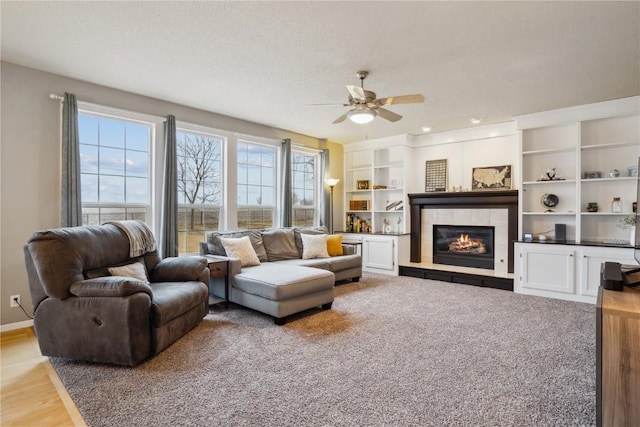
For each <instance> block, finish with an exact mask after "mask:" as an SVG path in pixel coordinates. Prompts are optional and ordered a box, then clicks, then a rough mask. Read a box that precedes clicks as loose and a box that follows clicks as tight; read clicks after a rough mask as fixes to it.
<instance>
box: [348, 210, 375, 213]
mask: <svg viewBox="0 0 640 427" xmlns="http://www.w3.org/2000/svg"><path fill="white" fill-rule="evenodd" d="M371 212H373V211H357V210H356V211H351V210H348V209H347V213H371Z"/></svg>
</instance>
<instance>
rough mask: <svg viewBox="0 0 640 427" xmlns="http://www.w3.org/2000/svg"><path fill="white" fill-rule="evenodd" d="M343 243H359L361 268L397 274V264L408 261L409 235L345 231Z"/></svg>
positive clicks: (380, 272)
mask: <svg viewBox="0 0 640 427" xmlns="http://www.w3.org/2000/svg"><path fill="white" fill-rule="evenodd" d="M342 240H343V242H345V243H356V244H358V246H359V245H360V244H361V245H362V246H361V248H362V252H361V255H362V270H363V271H368V272H371V273H379V274H388V275H393V276H397V275H398V272H399V265H400V264H401V263H408V262H409V251H410V248H409V246H410V240H411V238H410V236H409V235H408V234H403V235H383V234H351V233H345V234H344V235H343V238H342Z"/></svg>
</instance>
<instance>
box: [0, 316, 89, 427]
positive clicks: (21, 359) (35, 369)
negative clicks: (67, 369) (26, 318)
mask: <svg viewBox="0 0 640 427" xmlns="http://www.w3.org/2000/svg"><path fill="white" fill-rule="evenodd" d="M0 364H1V366H2V368H1V371H0V375H1V376H2V381H1V387H0V407H1V412H0V425H2V426H25V427H31V426H34V427H40V426H47V427H49V426H86V423H85V422H84V420H83V419H82V416H81V415H80V412H78V410H77V408H76V407H75V405H74V403H73V401H72V400H71V397H69V394H68V393H67V390H66V389H65V388H64V385H63V384H62V382H61V381H60V378H58V374H57V373H56V371H55V370H54V369H53V367H52V366H51V364H50V363H49V359H48V358H47V357H44V356H42V354H40V349H39V348H38V342H37V340H36V337H35V335H34V333H33V331H32V329H31V328H25V329H18V330H15V331H9V332H3V333H2V334H1V336H0Z"/></svg>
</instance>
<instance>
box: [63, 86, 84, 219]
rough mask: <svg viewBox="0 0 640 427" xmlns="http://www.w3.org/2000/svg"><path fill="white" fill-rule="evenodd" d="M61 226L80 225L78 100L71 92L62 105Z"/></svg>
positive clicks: (67, 94)
mask: <svg viewBox="0 0 640 427" xmlns="http://www.w3.org/2000/svg"><path fill="white" fill-rule="evenodd" d="M61 179H62V183H61V184H62V206H61V213H60V223H61V226H62V227H76V226H78V225H82V198H81V193H80V138H79V137H78V102H77V100H76V96H75V95H74V94H71V93H65V94H64V101H63V106H62V178H61Z"/></svg>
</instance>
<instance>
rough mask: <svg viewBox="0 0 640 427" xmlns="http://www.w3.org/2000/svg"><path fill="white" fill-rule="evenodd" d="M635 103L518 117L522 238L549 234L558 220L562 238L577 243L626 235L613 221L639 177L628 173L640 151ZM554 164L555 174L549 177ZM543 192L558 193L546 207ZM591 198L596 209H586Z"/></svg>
mask: <svg viewBox="0 0 640 427" xmlns="http://www.w3.org/2000/svg"><path fill="white" fill-rule="evenodd" d="M639 104H640V102H639V101H638V97H634V98H625V99H623V100H618V101H609V102H606V103H599V104H592V105H590V106H584V107H575V108H571V109H563V110H556V111H549V112H544V113H540V114H531V115H527V116H521V117H518V118H516V121H517V122H518V127H519V128H520V129H521V144H522V147H521V150H522V158H521V161H522V167H521V174H522V176H521V183H522V187H521V188H522V196H521V210H520V214H521V218H522V221H521V222H520V224H521V225H520V227H521V229H520V235H521V236H522V235H523V233H533V234H534V236H535V235H539V234H548V233H550V231H551V230H554V227H555V224H558V223H562V224H566V225H567V239H569V240H573V241H576V242H578V243H579V242H581V241H589V242H606V241H612V240H616V241H624V239H627V240H628V239H629V235H630V231H629V230H624V229H621V228H620V227H618V221H619V220H620V219H622V218H624V217H625V216H626V215H629V214H630V213H631V211H632V203H633V202H636V182H637V178H636V177H635V176H630V174H631V173H632V172H633V169H632V168H633V167H634V166H637V164H638V156H640V116H639V114H638V109H639ZM551 168H555V174H556V175H555V177H554V179H549V176H548V175H547V171H548V170H549V169H551ZM614 169H615V170H617V171H618V174H619V175H618V176H615V177H614V176H613V175H615V173H613V172H614V171H613V170H614ZM610 172H611V174H610ZM545 194H554V195H556V196H558V198H559V203H558V205H557V206H555V207H553V208H547V207H545V206H543V204H542V202H541V200H542V198H543V197H544V195H545ZM614 197H619V198H620V199H621V201H622V206H623V207H622V212H620V213H614V212H612V208H611V202H612V200H613V198H614ZM594 203H595V204H597V206H598V210H597V212H590V211H589V210H588V206H589V204H594ZM550 237H553V233H551V234H550Z"/></svg>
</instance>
